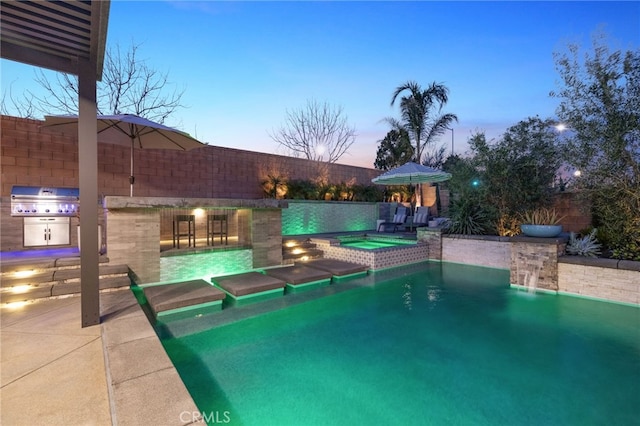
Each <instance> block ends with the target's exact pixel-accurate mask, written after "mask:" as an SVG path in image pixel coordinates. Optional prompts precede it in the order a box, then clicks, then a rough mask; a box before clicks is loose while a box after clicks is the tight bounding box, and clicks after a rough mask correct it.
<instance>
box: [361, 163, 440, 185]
mask: <svg viewBox="0 0 640 426" xmlns="http://www.w3.org/2000/svg"><path fill="white" fill-rule="evenodd" d="M449 179H451V174H450V173H447V172H443V171H442V170H436V169H434V168H431V167H428V166H423V165H422V164H418V163H411V162H409V163H405V164H403V165H402V166H400V167H396V168H395V169H391V170H388V171H386V172H385V173H383V174H381V175H380V176H378V177H377V178H373V179H371V182H373V183H375V184H378V185H413V184H417V183H428V182H444V181H445V180H449Z"/></svg>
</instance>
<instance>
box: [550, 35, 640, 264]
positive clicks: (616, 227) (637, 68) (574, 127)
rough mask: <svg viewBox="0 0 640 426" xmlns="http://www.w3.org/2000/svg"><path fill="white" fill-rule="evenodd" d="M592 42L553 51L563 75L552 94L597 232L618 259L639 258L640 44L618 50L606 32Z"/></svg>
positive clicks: (568, 157) (572, 161) (572, 163)
mask: <svg viewBox="0 0 640 426" xmlns="http://www.w3.org/2000/svg"><path fill="white" fill-rule="evenodd" d="M592 44H593V46H592V47H593V51H592V52H588V53H582V52H581V49H580V46H578V45H576V44H570V45H569V46H568V48H567V50H566V51H564V52H556V53H555V54H554V57H555V61H556V69H557V71H558V73H559V74H560V78H561V81H560V84H559V86H560V87H559V89H558V90H557V91H554V92H551V96H553V97H556V98H559V99H560V105H559V106H558V108H557V110H556V114H557V115H558V117H559V119H560V120H562V121H563V122H564V123H566V124H567V126H568V127H569V129H570V130H569V131H568V132H567V133H568V136H567V138H566V149H567V154H568V155H567V161H568V162H569V163H570V164H571V165H573V166H574V167H575V168H577V169H578V170H580V172H581V176H580V178H579V179H578V180H577V182H576V187H577V188H579V189H580V190H581V193H582V194H583V195H584V196H585V197H588V199H589V200H590V201H591V203H592V206H593V207H592V213H593V220H594V225H596V226H597V227H598V230H599V233H598V237H599V238H601V239H602V240H603V242H604V243H605V244H606V245H608V246H609V248H610V249H612V251H613V255H614V256H615V257H619V258H627V259H635V260H640V214H639V213H638V212H640V49H637V48H636V49H635V50H628V51H626V52H623V51H621V50H615V51H612V49H610V48H609V45H608V44H609V43H607V37H606V35H604V34H602V33H600V34H597V35H596V36H594V38H593V41H592Z"/></svg>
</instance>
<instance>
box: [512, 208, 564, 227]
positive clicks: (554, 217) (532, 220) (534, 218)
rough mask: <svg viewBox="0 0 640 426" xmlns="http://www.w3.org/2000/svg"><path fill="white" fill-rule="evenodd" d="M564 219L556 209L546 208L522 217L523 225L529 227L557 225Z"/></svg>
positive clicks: (527, 212)
mask: <svg viewBox="0 0 640 426" xmlns="http://www.w3.org/2000/svg"><path fill="white" fill-rule="evenodd" d="M562 219H563V217H558V214H557V213H556V210H555V209H548V208H544V207H540V208H537V209H535V210H529V211H526V212H524V213H523V215H522V223H523V224H527V225H557V224H559V223H560V221H561V220H562Z"/></svg>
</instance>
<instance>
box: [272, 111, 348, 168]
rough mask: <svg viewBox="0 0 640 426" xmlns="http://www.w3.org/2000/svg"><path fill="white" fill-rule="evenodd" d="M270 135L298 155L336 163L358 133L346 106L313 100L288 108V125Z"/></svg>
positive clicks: (294, 154)
mask: <svg viewBox="0 0 640 426" xmlns="http://www.w3.org/2000/svg"><path fill="white" fill-rule="evenodd" d="M270 136H271V139H273V140H274V141H275V142H277V143H279V144H280V145H282V146H284V147H285V148H286V149H288V150H289V151H290V153H291V154H292V155H293V156H294V157H305V158H307V159H308V160H314V161H323V162H327V163H335V162H336V161H338V160H339V159H340V157H342V155H343V154H344V153H345V152H347V150H348V149H349V147H350V146H351V145H352V144H353V142H354V141H355V137H356V133H355V128H354V127H351V126H349V123H348V122H347V117H346V116H345V115H344V114H343V110H342V107H334V106H331V105H329V104H328V103H326V102H325V103H322V104H320V103H318V102H317V101H315V100H311V101H307V104H306V106H305V107H303V108H300V109H298V110H293V111H289V110H287V112H286V117H285V124H284V125H283V126H282V127H280V129H278V130H277V131H275V132H274V133H272V134H270Z"/></svg>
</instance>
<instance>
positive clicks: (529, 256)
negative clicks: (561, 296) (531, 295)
mask: <svg viewBox="0 0 640 426" xmlns="http://www.w3.org/2000/svg"><path fill="white" fill-rule="evenodd" d="M511 241H512V242H511V268H510V270H511V277H510V282H511V284H516V285H521V286H525V287H536V288H541V289H545V290H553V291H557V290H558V257H559V256H560V255H562V254H563V253H564V249H565V247H566V245H567V239H566V238H528V237H513V238H512V239H511Z"/></svg>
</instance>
